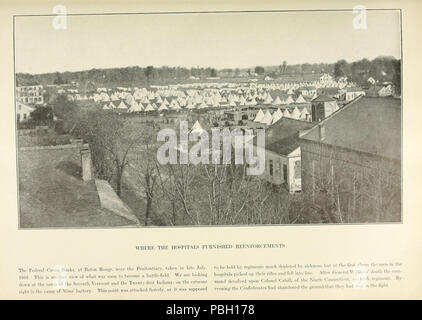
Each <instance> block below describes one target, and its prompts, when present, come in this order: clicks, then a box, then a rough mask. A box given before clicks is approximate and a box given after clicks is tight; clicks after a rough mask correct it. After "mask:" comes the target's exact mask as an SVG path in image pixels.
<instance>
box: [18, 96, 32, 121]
mask: <svg viewBox="0 0 422 320" xmlns="http://www.w3.org/2000/svg"><path fill="white" fill-rule="evenodd" d="M34 110H35V107H32V106H30V105H28V104H26V103H22V102H20V101H16V121H17V122H23V121H27V120H29V118H30V117H31V112H32V111H34Z"/></svg>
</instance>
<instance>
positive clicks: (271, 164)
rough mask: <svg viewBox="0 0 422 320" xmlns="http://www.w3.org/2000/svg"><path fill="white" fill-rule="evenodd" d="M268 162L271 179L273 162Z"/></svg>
mask: <svg viewBox="0 0 422 320" xmlns="http://www.w3.org/2000/svg"><path fill="white" fill-rule="evenodd" d="M269 162H270V163H269V167H270V176H271V177H272V176H273V174H274V172H273V160H270V161H269Z"/></svg>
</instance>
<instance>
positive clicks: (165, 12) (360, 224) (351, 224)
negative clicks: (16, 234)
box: [13, 8, 404, 231]
mask: <svg viewBox="0 0 422 320" xmlns="http://www.w3.org/2000/svg"><path fill="white" fill-rule="evenodd" d="M365 10H366V11H398V12H399V21H400V55H401V56H400V68H401V70H400V72H401V74H400V75H401V79H400V81H401V87H402V90H401V96H400V104H401V146H400V147H401V155H400V167H401V168H400V171H401V177H400V189H401V212H400V218H401V219H400V222H368V223H306V224H239V225H176V226H150V225H148V226H143V225H129V226H111V227H34V228H32V227H21V217H20V214H21V212H20V201H19V146H18V133H17V130H18V128H17V123H16V112H17V110H16V34H15V31H16V30H15V21H16V20H15V19H16V18H25V17H55V16H57V14H52V13H49V14H42V13H41V14H14V15H13V72H14V75H13V80H14V83H13V98H14V109H15V110H14V119H13V121H14V124H15V132H14V133H15V148H16V179H17V190H16V195H17V211H18V226H17V227H18V228H17V229H18V230H44V231H46V230H47V231H49V230H51V231H53V230H63V229H65V230H69V229H70V230H86V229H96V230H102V229H103V230H110V229H143V228H148V229H155V228H159V229H174V228H189V229H192V228H195V229H196V228H245V227H253V228H254V227H286V226H293V227H317V226H327V227H328V226H382V225H403V224H404V215H403V98H404V90H403V79H404V77H403V13H402V9H401V8H366V9H365ZM287 12H296V13H297V12H353V8H345V9H290V10H282V9H280V10H221V11H219V10H215V11H213V10H211V11H154V12H106V13H66V16H118V15H182V14H236V13H246V14H253V13H287Z"/></svg>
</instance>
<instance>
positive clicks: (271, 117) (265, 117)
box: [254, 107, 310, 126]
mask: <svg viewBox="0 0 422 320" xmlns="http://www.w3.org/2000/svg"><path fill="white" fill-rule="evenodd" d="M283 117H285V118H291V119H296V120H303V121H309V117H310V114H309V111H308V109H307V108H306V107H303V108H302V111H299V108H298V107H294V108H293V110H292V111H291V112H290V111H289V109H288V108H286V109H284V110H283V111H281V110H280V108H278V109H277V110H276V111H275V112H274V113H273V114H271V112H270V110H268V109H267V111H266V112H265V113H264V111H262V109H259V111H258V113H257V114H256V116H255V119H254V122H259V123H262V124H265V125H268V126H269V125H272V124H274V123H276V122H277V121H279V120H280V119H281V118H283Z"/></svg>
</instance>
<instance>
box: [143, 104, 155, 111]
mask: <svg viewBox="0 0 422 320" xmlns="http://www.w3.org/2000/svg"><path fill="white" fill-rule="evenodd" d="M145 111H155V109H154V107H153V106H152V105H151V104H150V103H148V105H147V106H146V107H145Z"/></svg>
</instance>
